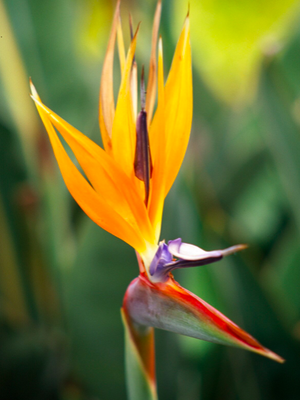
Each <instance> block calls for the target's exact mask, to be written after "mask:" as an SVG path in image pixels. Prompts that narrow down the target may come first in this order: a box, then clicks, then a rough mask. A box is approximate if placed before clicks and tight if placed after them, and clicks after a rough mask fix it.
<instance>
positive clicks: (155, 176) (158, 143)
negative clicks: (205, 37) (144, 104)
mask: <svg viewBox="0 0 300 400" xmlns="http://www.w3.org/2000/svg"><path fill="white" fill-rule="evenodd" d="M164 114H165V100H164V67H163V48H162V40H161V38H159V43H158V104H157V109H156V113H155V116H154V119H153V122H152V124H151V125H150V131H149V140H150V150H151V156H152V163H153V172H152V191H151V198H150V202H149V216H150V221H151V223H152V225H153V228H154V230H155V234H156V239H157V241H158V239H159V235H160V228H161V220H162V212H163V204H164V198H165V175H164V171H165V168H166V159H165V147H166V138H165V116H164Z"/></svg>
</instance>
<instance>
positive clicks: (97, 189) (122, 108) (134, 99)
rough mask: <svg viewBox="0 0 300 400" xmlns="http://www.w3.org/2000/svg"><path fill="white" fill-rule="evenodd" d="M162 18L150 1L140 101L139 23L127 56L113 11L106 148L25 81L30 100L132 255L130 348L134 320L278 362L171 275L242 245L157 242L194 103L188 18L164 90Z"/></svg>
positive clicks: (89, 201) (103, 119)
mask: <svg viewBox="0 0 300 400" xmlns="http://www.w3.org/2000/svg"><path fill="white" fill-rule="evenodd" d="M160 12H161V3H160V2H158V5H157V8H156V13H155V18H154V24H153V33H152V44H151V46H152V47H151V56H150V65H149V73H148V83H147V90H146V88H145V86H146V85H145V78H144V69H143V68H142V70H141V80H140V91H141V94H140V96H138V78H137V77H138V68H137V63H136V61H135V49H136V43H137V38H138V31H139V26H138V28H137V30H136V32H135V33H134V34H132V40H131V43H130V46H129V49H128V51H127V54H126V55H125V50H124V41H123V34H122V29H121V22H120V2H118V4H117V7H116V11H115V14H114V19H113V24H112V30H111V34H110V38H109V43H108V48H107V51H106V55H105V59H104V64H103V70H102V77H101V85H100V96H99V97H100V99H99V124H100V130H101V135H102V142H103V145H104V149H103V148H101V147H100V146H98V145H97V144H95V143H94V142H93V141H91V140H90V139H89V138H88V137H86V136H84V135H83V134H82V133H81V132H79V131H78V130H77V129H75V128H74V127H72V126H71V125H70V124H68V123H67V122H66V121H64V120H63V119H62V118H60V117H59V116H58V115H57V114H55V113H54V112H53V111H51V110H50V109H49V108H48V107H47V106H45V105H44V104H43V103H42V102H41V99H40V98H39V96H38V94H37V91H36V89H35V88H34V86H33V84H31V90H32V98H33V100H34V101H35V104H36V107H37V110H38V112H39V114H40V116H41V119H42V121H43V123H44V125H45V128H46V130H47V132H48V135H49V138H50V141H51V144H52V147H53V150H54V154H55V157H56V159H57V162H58V164H59V168H60V170H61V173H62V176H63V178H64V181H65V183H66V186H67V187H68V189H69V191H70V193H71V195H72V196H73V197H74V199H75V200H76V202H77V203H78V204H79V206H80V207H81V208H82V209H83V211H84V212H85V213H86V214H87V215H88V216H89V217H90V218H91V219H92V220H93V221H94V222H95V223H97V224H98V225H100V226H101V227H102V228H103V229H105V230H107V231H108V232H110V233H112V234H113V235H115V236H117V237H118V238H120V239H122V240H123V241H125V242H126V243H128V244H129V245H130V246H132V247H133V248H134V249H135V250H136V252H137V256H138V261H139V267H140V276H139V277H138V278H137V279H136V280H134V281H133V282H132V283H131V284H130V285H129V287H128V290H127V292H126V295H125V298H124V304H123V315H124V320H125V321H126V324H127V325H128V326H129V331H130V332H131V334H132V338H133V341H134V342H135V343H136V346H137V347H138V344H137V343H138V341H135V339H134V338H136V334H134V333H133V332H134V328H133V325H132V322H134V323H135V326H138V325H139V324H141V325H143V326H152V327H158V328H162V329H168V330H172V331H174V332H179V333H182V334H186V335H189V336H193V337H197V338H201V339H205V340H211V341H215V342H217V343H223V344H231V345H235V346H239V347H242V348H247V349H249V350H252V351H255V352H257V353H260V354H263V355H265V356H267V357H270V358H273V359H275V360H277V361H282V359H281V358H280V357H278V356H277V355H276V354H274V353H272V352H271V351H269V350H268V349H266V348H264V347H263V346H261V345H260V344H259V343H258V342H257V341H256V340H255V339H254V338H252V337H251V336H250V335H248V334H247V333H246V332H244V331H242V330H241V329H240V328H239V327H237V326H236V325H235V324H233V322H231V321H230V320H228V319H227V318H226V317H225V316H223V315H222V314H221V313H219V312H218V311H217V310H214V309H213V308H212V307H211V306H209V305H208V304H206V303H205V302H203V300H201V299H199V298H198V297H197V296H195V295H193V294H191V293H190V292H188V291H186V290H185V289H184V288H182V287H181V286H179V285H178V284H177V283H176V282H175V280H174V279H173V277H172V274H171V272H172V271H173V270H174V269H177V268H186V267H194V266H199V265H204V264H209V263H211V262H215V261H218V260H220V259H221V258H222V257H223V256H227V255H229V254H232V253H233V252H236V251H238V250H242V249H243V248H245V245H238V246H233V247H231V248H228V249H225V250H216V251H204V250H203V249H201V248H199V247H197V246H193V245H191V244H187V243H183V242H182V240H181V239H180V238H179V239H175V240H171V241H169V243H168V244H166V243H165V242H164V241H162V242H159V237H160V230H161V221H162V213H163V205H164V200H165V197H166V196H167V194H168V192H169V190H170V188H171V186H172V184H173V182H174V180H175V178H176V176H177V174H178V171H179V169H180V166H181V164H182V161H183V158H184V155H185V152H186V148H187V145H188V141H189V135H190V130H191V124H192V101H193V100H192V66H191V48H190V23H189V15H187V17H186V19H185V22H184V25H183V29H182V31H181V34H180V37H179V40H178V43H177V46H176V49H175V53H174V57H173V61H172V65H171V68H170V71H169V74H168V77H167V79H166V83H165V80H164V67H163V46H162V39H161V38H159V39H158V29H159V21H160ZM116 42H117V47H118V54H119V63H120V69H121V84H120V88H119V92H118V97H117V100H116V103H115V99H114V94H113V64H114V49H115V45H116ZM157 42H158V46H157ZM157 47H158V57H157V56H156V53H157ZM156 91H157V105H156V109H155V112H154V108H155V107H154V106H155V101H156ZM139 97H140V101H138V99H139ZM139 102H140V107H139V110H140V111H139V112H138V103H139ZM57 131H58V132H59V134H60V135H61V136H62V137H63V139H64V140H65V142H66V143H67V144H68V145H69V147H70V148H71V150H72V151H73V153H74V155H75V157H76V159H77V161H78V163H79V165H80V167H81V169H82V170H83V172H84V174H85V176H84V175H83V174H82V173H81V172H80V170H79V169H78V168H77V167H76V166H75V164H74V163H73V162H72V160H71V159H70V157H69V156H68V154H67V152H66V150H65V149H64V147H63V145H62V143H61V141H60V138H59V136H58V134H57Z"/></svg>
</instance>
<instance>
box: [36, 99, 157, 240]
mask: <svg viewBox="0 0 300 400" xmlns="http://www.w3.org/2000/svg"><path fill="white" fill-rule="evenodd" d="M35 101H36V102H38V99H35ZM38 105H39V107H40V108H41V109H43V110H44V112H45V113H46V114H47V115H48V118H49V119H50V120H51V123H52V124H53V125H54V126H55V127H56V129H58V131H59V132H60V133H61V134H62V136H63V137H64V139H65V140H66V142H67V143H68V145H69V146H70V148H71V149H72V151H73V153H74V155H75V157H76V158H77V160H78V162H79V164H80V166H81V167H82V169H83V171H84V172H85V174H86V176H87V178H88V179H89V181H90V182H91V184H92V185H93V187H94V189H95V190H96V192H97V193H98V194H99V195H100V196H101V197H102V198H104V199H105V200H106V202H107V203H108V204H109V205H110V206H111V207H113V209H115V210H116V211H117V212H118V214H120V215H121V216H122V217H123V218H124V219H125V220H126V221H127V222H128V223H130V225H131V226H132V227H133V228H134V229H135V230H136V231H137V232H138V233H139V234H140V235H141V236H142V237H143V238H144V239H145V240H146V241H147V242H150V243H154V234H153V229H152V226H151V224H150V221H149V218H148V214H147V210H146V207H145V205H144V202H143V201H141V200H140V198H139V196H138V194H137V192H136V190H135V186H134V185H133V183H132V181H131V180H130V179H129V178H128V177H127V176H126V175H125V174H124V172H123V171H122V170H121V169H120V168H119V167H118V165H117V164H116V163H115V161H114V160H113V159H112V158H111V157H110V156H108V155H107V154H106V152H105V151H104V150H103V149H102V148H101V147H99V146H98V145H97V144H96V143H94V142H93V141H92V140H90V139H89V138H88V137H86V136H85V135H83V134H82V133H81V132H79V131H78V130H77V129H75V128H74V127H72V126H71V125H70V124H68V123H67V122H66V121H64V120H63V119H62V118H60V117H59V116H58V115H57V114H55V113H53V112H52V111H51V110H50V109H49V108H48V107H46V106H45V105H44V104H42V103H39V102H38Z"/></svg>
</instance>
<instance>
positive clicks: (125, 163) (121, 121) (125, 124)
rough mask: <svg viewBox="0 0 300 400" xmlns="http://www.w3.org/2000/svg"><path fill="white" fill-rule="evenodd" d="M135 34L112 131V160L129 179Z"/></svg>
mask: <svg viewBox="0 0 300 400" xmlns="http://www.w3.org/2000/svg"><path fill="white" fill-rule="evenodd" d="M137 32H138V29H137V31H136V33H135V35H134V37H133V39H132V41H131V44H130V47H129V50H128V55H127V59H126V65H125V68H124V74H123V77H122V82H121V87H120V91H119V96H118V102H117V107H116V113H115V118H114V122H113V131H112V148H113V156H114V159H115V160H116V162H117V163H119V165H120V166H121V168H122V169H123V171H124V172H125V173H126V174H127V175H128V176H130V177H132V176H133V164H134V152H135V121H134V114H133V105H132V97H131V89H130V75H131V67H132V61H133V57H134V52H135V47H136V37H137Z"/></svg>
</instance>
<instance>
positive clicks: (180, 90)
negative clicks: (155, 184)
mask: <svg viewBox="0 0 300 400" xmlns="http://www.w3.org/2000/svg"><path fill="white" fill-rule="evenodd" d="M192 114H193V87H192V63H191V47H190V24H189V16H187V18H186V20H185V23H184V26H183V30H182V32H181V35H180V38H179V41H178V44H177V46H176V50H175V54H174V58H173V62H172V66H171V70H170V72H169V76H168V80H167V83H166V86H165V134H166V149H165V152H166V153H165V157H166V170H165V172H164V173H165V176H166V187H165V196H166V195H167V194H168V192H169V190H170V188H171V186H172V184H173V182H174V180H175V178H176V176H177V174H178V171H179V169H180V166H181V164H182V161H183V158H184V155H185V152H186V148H187V145H188V141H189V137H190V130H191V125H192Z"/></svg>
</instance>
